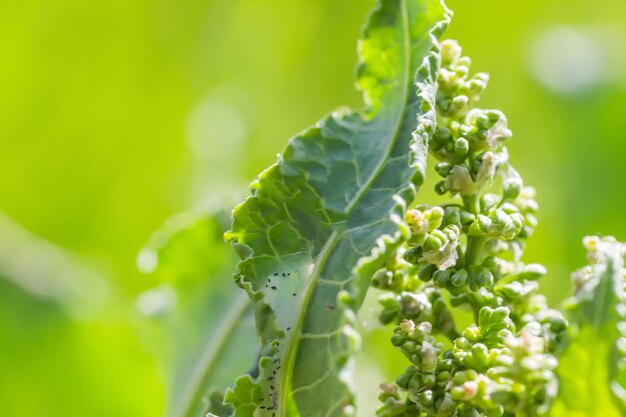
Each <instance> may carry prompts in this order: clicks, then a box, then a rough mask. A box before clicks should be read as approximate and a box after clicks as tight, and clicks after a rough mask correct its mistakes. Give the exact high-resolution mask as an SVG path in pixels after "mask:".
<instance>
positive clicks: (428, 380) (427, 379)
mask: <svg viewBox="0 0 626 417" xmlns="http://www.w3.org/2000/svg"><path fill="white" fill-rule="evenodd" d="M435 382H437V377H436V376H435V374H431V373H428V374H423V375H422V383H423V384H424V385H425V386H432V385H435ZM420 388H421V387H420Z"/></svg>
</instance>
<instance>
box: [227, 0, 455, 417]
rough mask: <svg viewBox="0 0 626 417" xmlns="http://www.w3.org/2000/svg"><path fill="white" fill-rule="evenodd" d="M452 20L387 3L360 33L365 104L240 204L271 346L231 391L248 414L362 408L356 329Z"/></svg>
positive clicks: (428, 115) (266, 344) (400, 200)
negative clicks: (354, 366) (356, 384)
mask: <svg viewBox="0 0 626 417" xmlns="http://www.w3.org/2000/svg"><path fill="white" fill-rule="evenodd" d="M448 20H449V16H448V12H447V9H446V8H445V6H444V5H443V4H441V3H440V2H439V0H381V1H379V2H378V5H377V7H376V9H375V10H374V11H373V12H372V13H371V14H370V16H369V19H368V21H367V23H366V25H365V28H364V31H363V36H362V38H361V40H360V42H359V53H360V60H359V65H358V68H357V85H358V87H359V89H360V90H361V91H362V92H363V94H364V98H365V102H366V109H365V110H364V111H361V112H356V111H350V110H341V111H337V112H334V113H332V114H331V115H330V116H328V117H326V118H324V119H323V120H321V121H320V122H319V123H318V124H317V125H315V126H314V127H311V128H309V129H307V130H305V131H304V132H302V133H301V134H299V135H297V136H296V137H294V138H292V139H291V140H290V141H289V144H288V145H287V147H286V149H285V150H284V151H283V153H282V155H281V156H280V157H279V160H278V162H277V163H276V164H274V165H272V166H271V167H270V168H268V169H267V170H266V171H264V172H263V173H261V174H260V176H259V178H258V179H257V181H255V182H254V183H253V184H252V196H251V197H249V198H248V199H247V200H246V201H245V202H244V203H243V204H241V205H239V206H238V207H237V208H236V209H235V211H234V221H233V226H232V231H231V232H230V233H228V234H227V239H229V240H230V241H232V242H233V244H234V245H235V247H236V249H237V250H238V252H239V254H240V256H242V258H243V260H242V261H241V263H240V264H239V266H238V274H237V277H236V279H237V282H238V283H239V285H241V286H242V287H244V288H245V289H246V290H247V291H248V293H249V295H250V297H251V298H252V300H253V301H254V308H255V317H256V323H257V331H258V332H259V335H260V338H261V341H262V345H263V351H262V355H263V357H262V358H261V361H260V372H261V374H260V377H259V378H258V379H257V380H254V381H253V380H252V379H251V378H250V377H244V378H243V379H241V380H239V381H238V384H237V387H236V388H235V389H234V390H233V391H231V392H229V393H228V394H227V400H228V401H230V402H231V403H233V404H238V412H237V414H236V415H238V416H248V415H250V413H252V410H255V409H256V411H255V413H256V414H255V415H256V416H265V415H267V416H283V417H284V416H290V417H295V416H341V415H347V414H351V413H352V412H353V410H354V407H353V398H352V392H351V390H350V388H349V380H348V376H349V368H350V367H349V365H350V362H351V361H350V359H351V357H352V354H353V352H354V350H355V348H356V343H357V342H358V338H357V337H356V336H355V333H354V331H353V330H352V328H351V326H350V324H351V323H352V321H353V319H354V313H355V312H356V311H358V308H359V307H360V305H361V303H362V301H363V298H364V296H365V293H366V291H367V287H368V285H369V279H370V276H369V275H370V273H371V272H372V271H373V270H375V269H377V267H379V266H380V263H381V262H382V261H384V259H385V255H386V254H388V253H389V252H390V250H391V249H392V248H393V246H394V244H396V242H397V240H399V239H400V236H401V233H402V230H403V228H402V219H403V216H404V211H405V209H406V205H407V202H411V201H412V200H413V199H414V197H415V194H416V190H417V187H418V186H419V185H421V183H422V181H423V178H424V170H425V164H426V154H427V145H428V140H429V139H430V137H431V135H432V133H433V131H434V128H435V124H436V120H435V114H434V111H433V110H432V109H433V107H434V100H435V96H436V75H437V71H438V68H439V55H438V43H437V37H438V36H440V35H441V33H442V32H443V31H444V30H445V28H446V26H447V23H448ZM420 64H422V65H421V67H420ZM418 68H419V70H418ZM416 82H417V87H416Z"/></svg>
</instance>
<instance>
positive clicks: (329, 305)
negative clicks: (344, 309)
mask: <svg viewBox="0 0 626 417" xmlns="http://www.w3.org/2000/svg"><path fill="white" fill-rule="evenodd" d="M334 309H335V305H334V304H333V303H326V310H334Z"/></svg>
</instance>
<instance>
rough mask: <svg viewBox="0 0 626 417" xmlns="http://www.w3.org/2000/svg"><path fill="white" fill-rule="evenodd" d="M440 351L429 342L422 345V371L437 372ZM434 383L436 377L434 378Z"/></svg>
mask: <svg viewBox="0 0 626 417" xmlns="http://www.w3.org/2000/svg"><path fill="white" fill-rule="evenodd" d="M438 356H439V350H438V349H437V348H436V347H435V346H433V345H431V344H430V343H428V342H424V343H423V344H422V355H421V357H422V371H423V372H435V369H436V368H437V358H438ZM433 383H434V376H433Z"/></svg>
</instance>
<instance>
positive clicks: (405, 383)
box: [396, 373, 413, 388]
mask: <svg viewBox="0 0 626 417" xmlns="http://www.w3.org/2000/svg"><path fill="white" fill-rule="evenodd" d="M412 377H413V375H411V374H407V373H404V374H402V375H400V376H399V377H398V378H396V385H398V386H399V387H401V388H408V387H409V381H410V380H411V378H412Z"/></svg>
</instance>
